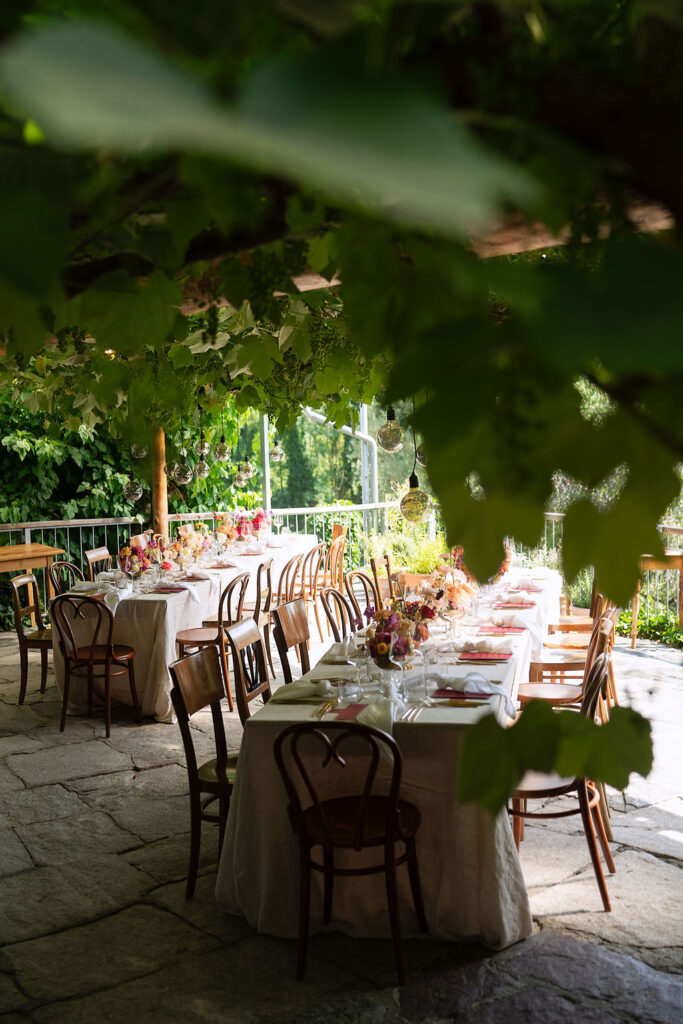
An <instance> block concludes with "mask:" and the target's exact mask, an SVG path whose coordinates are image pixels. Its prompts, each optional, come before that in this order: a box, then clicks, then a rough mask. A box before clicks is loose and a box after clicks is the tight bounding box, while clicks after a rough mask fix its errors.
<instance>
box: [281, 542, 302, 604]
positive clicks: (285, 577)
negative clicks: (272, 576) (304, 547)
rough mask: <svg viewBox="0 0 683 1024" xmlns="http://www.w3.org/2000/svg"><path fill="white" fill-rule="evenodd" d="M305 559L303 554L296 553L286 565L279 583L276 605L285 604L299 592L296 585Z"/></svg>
mask: <svg viewBox="0 0 683 1024" xmlns="http://www.w3.org/2000/svg"><path fill="white" fill-rule="evenodd" d="M303 560H304V556H303V554H300V555H294V557H293V558H290V560H289V561H288V562H287V564H286V565H285V566H284V568H283V570H282V572H281V573H280V579H279V580H278V584H277V595H276V599H275V604H276V605H280V604H284V603H285V601H293V600H294V597H295V595H296V592H297V589H296V585H297V580H298V578H299V570H300V569H301V563H302V562H303ZM299 589H301V588H299Z"/></svg>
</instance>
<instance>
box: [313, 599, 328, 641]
mask: <svg viewBox="0 0 683 1024" xmlns="http://www.w3.org/2000/svg"><path fill="white" fill-rule="evenodd" d="M313 611H314V612H315V621H316V625H317V627H318V635H319V636H320V643H321V644H324V643H325V637H324V636H323V627H322V624H321V622H320V610H319V608H318V602H317V600H316V599H315V598H314V599H313ZM329 632H330V631H329V627H328V630H327V634H328V636H329Z"/></svg>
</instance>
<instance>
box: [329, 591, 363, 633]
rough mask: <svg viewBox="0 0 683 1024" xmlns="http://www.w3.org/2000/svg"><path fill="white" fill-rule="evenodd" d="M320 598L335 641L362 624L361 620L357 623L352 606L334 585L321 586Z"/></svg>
mask: <svg viewBox="0 0 683 1024" xmlns="http://www.w3.org/2000/svg"><path fill="white" fill-rule="evenodd" d="M320 600H321V601H322V606H323V608H324V609H325V615H326V616H327V621H328V622H329V624H330V629H331V630H332V636H333V637H334V639H335V640H336V641H337V643H339V641H340V640H341V639H342V638H343V637H345V636H349V635H350V634H351V633H354V632H355V629H354V627H356V628H360V626H362V625H363V622H362V620H361V622H360V624H359V623H358V620H357V619H356V614H355V612H354V610H353V608H352V607H351V605H350V604H349V602H348V601H347V600H346V598H345V597H344V595H343V594H342V592H341V590H337V589H336V588H335V587H323V589H322V590H321V591H320Z"/></svg>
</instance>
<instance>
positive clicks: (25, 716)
mask: <svg viewBox="0 0 683 1024" xmlns="http://www.w3.org/2000/svg"><path fill="white" fill-rule="evenodd" d="M18 696H19V694H18V692H17V697H18ZM39 725H40V718H39V717H38V716H37V715H36V714H35V712H34V711H33V709H32V708H30V707H28V705H26V704H22V705H16V706H13V705H11V704H5V705H4V706H3V707H2V709H1V710H0V736H12V735H14V734H15V733H24V732H30V731H31V729H36V728H37V727H38V726H39Z"/></svg>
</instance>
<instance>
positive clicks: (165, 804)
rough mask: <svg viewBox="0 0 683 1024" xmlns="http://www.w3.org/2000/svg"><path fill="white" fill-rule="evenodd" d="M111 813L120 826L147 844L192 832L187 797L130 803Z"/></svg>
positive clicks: (131, 801) (141, 800)
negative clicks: (190, 830)
mask: <svg viewBox="0 0 683 1024" xmlns="http://www.w3.org/2000/svg"><path fill="white" fill-rule="evenodd" d="M109 813H110V815H111V817H112V818H113V819H114V821H115V822H116V823H117V825H120V826H121V828H123V829H126V830H127V831H128V832H134V833H135V835H137V836H140V838H141V839H143V840H144V841H145V842H153V841H154V840H155V839H165V838H166V837H167V836H172V835H177V834H178V833H182V832H189V829H190V799H189V797H188V796H185V795H182V796H170V797H165V798H164V799H163V800H157V799H147V800H146V799H144V798H143V799H138V800H130V801H129V802H128V804H127V805H126V806H125V807H120V808H118V809H117V810H112V811H110V812H109Z"/></svg>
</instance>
